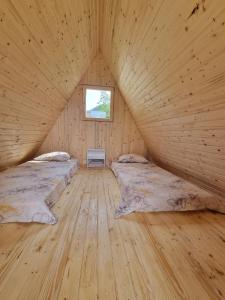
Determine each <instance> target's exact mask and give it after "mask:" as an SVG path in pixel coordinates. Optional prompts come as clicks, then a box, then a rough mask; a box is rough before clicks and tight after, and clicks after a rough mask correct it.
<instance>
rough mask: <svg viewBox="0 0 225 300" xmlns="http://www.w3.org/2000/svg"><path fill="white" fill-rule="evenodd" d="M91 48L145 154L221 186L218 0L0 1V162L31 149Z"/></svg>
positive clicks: (223, 83)
mask: <svg viewBox="0 0 225 300" xmlns="http://www.w3.org/2000/svg"><path fill="white" fill-rule="evenodd" d="M99 46H100V50H101V51H102V53H103V56H104V58H105V60H106V62H107V64H108V65H109V67H110V70H111V72H112V73H113V75H114V77H115V79H116V81H117V83H118V86H119V88H120V90H121V92H122V94H123V96H124V98H125V100H126V102H127V104H128V106H129V108H130V110H131V112H132V114H133V116H134V118H135V120H136V123H137V125H138V127H139V129H140V131H141V133H142V135H143V136H144V138H145V141H146V143H147V145H148V148H149V151H150V153H151V155H152V156H153V157H154V158H155V159H156V160H158V161H159V162H161V163H162V164H164V165H165V166H166V167H168V168H170V169H172V170H174V171H175V170H179V171H181V172H182V174H188V175H189V176H191V177H192V178H195V179H196V178H198V179H199V180H200V181H201V182H202V183H205V184H206V185H207V186H210V187H211V188H212V189H216V190H217V191H220V192H221V193H223V192H225V184H224V182H225V159H224V157H225V2H224V1H223V0H214V1H210V0H195V1H194V0H189V1H186V0H174V1H166V0H151V1H149V0H132V1H129V0H82V1H79V0H73V1H72V0H64V1H61V0H51V1H50V0H49V1H44V0H39V1H35V0H29V1H25V0H21V1H17V0H2V1H1V7H0V79H1V80H0V103H1V110H0V167H5V166H8V165H10V164H15V163H18V162H19V161H21V160H23V159H26V157H27V156H29V155H32V153H33V152H34V151H35V150H36V149H37V148H38V147H39V145H40V143H41V141H42V140H43V139H44V137H45V136H46V134H47V132H48V131H49V129H50V127H51V126H52V125H53V123H54V121H55V120H56V119H57V117H58V115H59V113H60V111H62V109H63V107H64V106H65V104H66V101H67V100H68V99H69V98H70V96H71V95H72V92H73V91H74V88H75V87H76V85H77V84H78V82H79V80H80V79H81V77H82V74H84V73H85V71H86V69H87V68H88V66H89V64H90V62H91V60H92V58H93V57H94V56H95V55H96V53H97V52H98V49H99Z"/></svg>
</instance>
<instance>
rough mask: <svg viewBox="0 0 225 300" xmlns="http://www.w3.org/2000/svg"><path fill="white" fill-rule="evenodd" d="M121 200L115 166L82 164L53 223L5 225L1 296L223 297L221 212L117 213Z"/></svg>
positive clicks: (0, 243) (22, 299)
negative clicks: (119, 215) (112, 168)
mask: <svg viewBox="0 0 225 300" xmlns="http://www.w3.org/2000/svg"><path fill="white" fill-rule="evenodd" d="M119 199H120V193H119V188H118V185H117V182H116V180H115V177H114V176H113V174H112V172H111V171H110V170H106V169H105V170H101V171H100V170H80V171H78V173H76V175H75V176H74V179H73V180H72V183H71V184H70V185H69V186H68V187H67V188H66V190H65V191H64V193H63V195H62V197H61V199H60V200H59V202H57V205H56V207H55V208H54V211H55V213H56V214H57V215H58V217H59V222H58V223H57V224H56V225H53V226H49V225H40V224H32V225H28V224H26V225H22V224H20V225H19V224H8V225H0V271H1V272H0V299H5V300H11V299H12V300H30V299H32V300H46V299H54V300H57V299H59V300H61V299H67V300H75V299H79V300H83V299H84V300H94V299H99V300H106V299H109V300H115V299H117V300H125V299H130V300H137V299H138V300H142V299H146V300H149V299H173V300H175V299H177V300H178V299H179V300H180V299H187V300H193V299H199V300H212V299H213V300H219V299H224V295H225V285H224V276H225V275H224V269H225V254H224V243H225V238H224V236H225V217H224V215H221V214H213V213H210V212H202V213H157V214H155V213H145V214H143V213H139V214H137V213H136V214H132V215H130V216H127V217H124V218H120V219H114V210H115V207H116V205H117V204H118V201H119ZM15 287H16V288H15Z"/></svg>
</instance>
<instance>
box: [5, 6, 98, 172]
mask: <svg viewBox="0 0 225 300" xmlns="http://www.w3.org/2000/svg"><path fill="white" fill-rule="evenodd" d="M98 24H99V9H98V1H95V0H82V1H78V0H75V1H71V0H63V1H60V0H51V1H43V0H41V1H35V0H30V1H25V0H21V1H17V0H2V1H1V7H0V40H1V43H0V105H1V108H0V168H4V167H7V166H9V165H12V164H16V163H19V162H20V161H21V160H25V159H27V157H29V156H32V154H33V153H34V152H35V151H37V148H38V147H39V146H40V144H41V142H42V141H43V139H44V137H45V136H46V134H47V132H48V131H49V129H50V128H51V127H52V125H53V123H54V121H55V120H56V119H57V117H58V115H59V113H60V112H61V111H62V110H63V108H64V106H65V104H66V102H67V100H68V99H69V98H70V97H71V95H72V92H73V91H74V88H75V87H76V85H77V84H78V82H79V81H80V79H81V77H82V75H83V74H84V73H85V71H86V69H87V67H88V66H89V64H90V62H91V61H92V59H93V57H94V56H95V55H96V53H97V51H98V48H99V39H98Z"/></svg>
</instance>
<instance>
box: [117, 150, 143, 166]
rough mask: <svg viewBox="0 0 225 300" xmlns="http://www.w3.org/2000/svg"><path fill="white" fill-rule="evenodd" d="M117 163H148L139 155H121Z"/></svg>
mask: <svg viewBox="0 0 225 300" xmlns="http://www.w3.org/2000/svg"><path fill="white" fill-rule="evenodd" d="M118 162H120V163H142V164H146V163H148V160H147V159H146V158H144V157H143V156H141V155H138V154H133V153H131V154H123V155H121V156H120V157H119V159H118Z"/></svg>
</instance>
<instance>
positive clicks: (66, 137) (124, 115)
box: [38, 54, 146, 164]
mask: <svg viewBox="0 0 225 300" xmlns="http://www.w3.org/2000/svg"><path fill="white" fill-rule="evenodd" d="M84 85H97V86H101V85H102V86H111V87H114V101H113V102H114V114H113V121H112V122H96V121H87V120H84V105H83V86H84ZM88 148H104V149H105V150H106V159H107V163H109V162H111V161H112V160H113V159H116V158H117V157H118V156H119V155H121V154H122V153H130V152H135V153H138V154H142V155H146V147H145V143H144V141H143V139H142V137H141V135H140V133H139V130H138V129H137V127H136V125H135V123H134V120H133V118H132V116H131V114H130V112H129V110H128V107H127V105H126V104H125V102H124V99H123V97H122V95H121V94H120V91H119V90H118V88H117V86H116V84H115V81H114V79H113V77H112V75H111V73H110V72H109V70H108V68H107V66H106V65H105V62H104V59H103V58H102V55H101V54H98V55H97V56H96V58H95V59H94V61H93V63H92V64H91V65H90V67H89V69H88V70H87V72H86V74H85V75H84V77H83V78H82V80H81V81H80V83H79V85H78V86H77V88H76V90H75V92H74V94H73V96H72V97H71V99H70V101H69V102H68V104H67V105H66V107H65V109H64V111H63V112H62V113H61V115H60V117H59V118H58V120H57V121H56V123H55V124H54V126H53V128H52V129H51V131H50V132H49V134H48V136H47V137H46V139H45V141H44V143H43V144H42V146H41V148H40V149H39V151H38V152H39V153H45V152H49V151H67V152H69V153H70V154H72V155H73V156H74V157H76V158H77V159H78V160H79V162H80V163H81V164H85V163H86V154H87V149H88Z"/></svg>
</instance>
